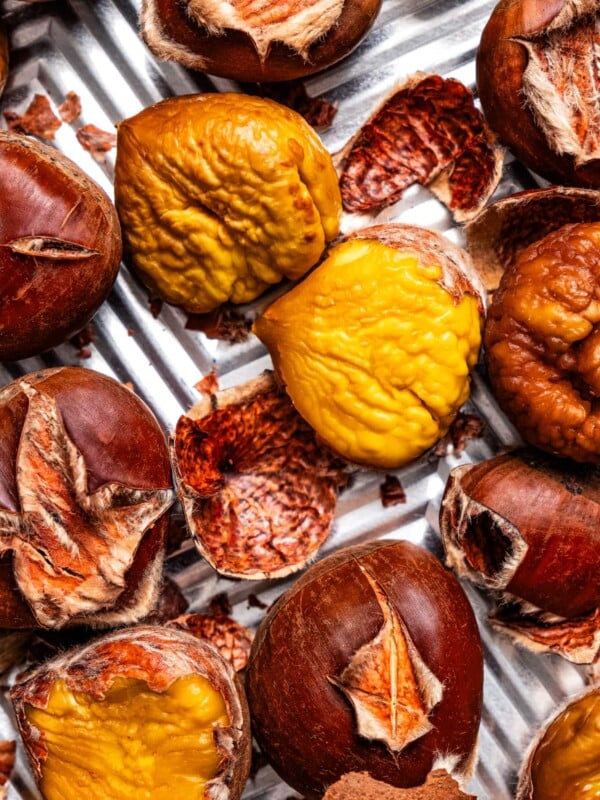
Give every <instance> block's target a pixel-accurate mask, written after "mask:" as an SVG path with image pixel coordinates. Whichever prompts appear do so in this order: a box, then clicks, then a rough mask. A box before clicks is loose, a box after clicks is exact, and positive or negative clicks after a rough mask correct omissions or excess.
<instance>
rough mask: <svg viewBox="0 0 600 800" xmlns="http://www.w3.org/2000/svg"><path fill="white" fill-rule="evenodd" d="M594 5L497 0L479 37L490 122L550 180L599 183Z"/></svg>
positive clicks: (480, 75)
mask: <svg viewBox="0 0 600 800" xmlns="http://www.w3.org/2000/svg"><path fill="white" fill-rule="evenodd" d="M599 13H600V12H599V9H598V4H597V3H596V2H588V1H587V0H585V1H584V2H570V1H569V0H552V2H543V3H542V2H539V0H501V1H500V2H499V3H498V5H497V6H496V8H495V9H494V11H493V13H492V15H491V17H490V19H489V21H488V23H487V25H486V26H485V29H484V31H483V34H482V37H481V43H480V45H479V50H478V53H477V89H478V92H479V97H480V100H481V106H482V108H483V112H484V114H485V117H486V119H487V121H488V122H489V124H490V126H491V128H492V129H493V130H494V131H495V132H496V133H497V134H498V136H499V138H500V139H501V141H502V142H503V143H504V144H506V145H508V147H509V148H510V149H511V150H512V151H513V152H514V154H515V155H516V156H517V158H519V159H520V160H521V161H522V162H523V163H524V164H525V165H526V166H528V167H530V168H531V169H533V170H535V171H536V172H537V173H539V174H540V175H541V176H543V177H544V178H546V179H548V180H551V181H555V182H556V183H567V184H572V185H580V186H591V187H600V159H599V158H598V145H599V136H598V126H597V124H596V115H597V97H596V82H595V80H593V79H592V80H590V75H591V74H593V72H594V53H595V52H596V49H597V47H598V44H599V33H598V15H599Z"/></svg>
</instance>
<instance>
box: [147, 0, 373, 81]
mask: <svg viewBox="0 0 600 800" xmlns="http://www.w3.org/2000/svg"><path fill="white" fill-rule="evenodd" d="M380 6H381V0H285V2H279V3H263V2H259V1H258V0H216V2H214V0H210V2H209V0H143V2H142V7H141V14H140V27H141V31H142V36H143V38H144V40H145V42H146V44H147V45H148V47H149V48H150V49H151V50H152V52H153V53H154V54H155V55H156V56H158V57H159V58H162V59H167V60H171V61H178V62H179V63H181V64H183V65H184V66H185V67H188V68H190V69H196V70H200V71H201V72H209V73H211V74H213V75H220V76H222V77H224V78H233V79H234V80H238V81H260V82H271V81H288V80H292V79H295V78H302V77H304V76H306V75H311V74H312V73H314V72H318V71H319V70H322V69H325V67H329V66H331V65H332V64H334V63H335V62H337V61H339V60H340V59H342V58H343V57H344V56H346V55H348V54H349V53H350V52H351V51H352V50H353V49H354V48H355V47H356V46H357V45H358V44H359V42H360V41H361V40H362V38H363V37H364V36H365V34H366V33H367V31H368V30H369V28H370V27H371V25H372V24H373V22H374V20H375V17H376V16H377V13H378V11H379V8H380Z"/></svg>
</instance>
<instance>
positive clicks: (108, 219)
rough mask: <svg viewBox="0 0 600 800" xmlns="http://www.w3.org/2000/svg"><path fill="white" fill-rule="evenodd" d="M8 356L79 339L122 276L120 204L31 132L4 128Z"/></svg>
mask: <svg viewBox="0 0 600 800" xmlns="http://www.w3.org/2000/svg"><path fill="white" fill-rule="evenodd" d="M0 244H1V245H2V246H1V247H0V361H12V360H15V359H20V358H28V357H29V356H33V355H37V354H38V353H41V352H43V351H44V350H48V349H50V348H51V347H55V346H56V345H58V344H60V343H61V342H64V341H65V340H66V339H68V338H69V337H70V336H73V335H74V334H75V333H77V332H78V331H79V330H80V329H81V328H83V327H84V325H86V323H87V322H89V320H90V319H91V317H92V316H93V315H94V313H95V312H96V310H97V309H98V307H99V306H100V305H101V303H102V302H103V301H104V300H105V299H106V297H107V296H108V293H109V291H110V289H111V287H112V285H113V283H114V281H115V279H116V277H117V272H118V270H119V262H120V258H121V231H120V227H119V221H118V218H117V213H116V211H115V209H114V206H113V204H112V203H111V201H110V200H109V198H108V197H107V195H106V194H105V193H104V192H103V191H102V189H101V188H100V187H99V186H97V185H96V184H95V183H94V182H93V181H92V180H91V179H90V178H88V177H87V175H86V174H85V173H84V172H82V170H80V169H79V167H78V166H77V165H76V164H74V163H73V162H72V161H70V160H69V159H68V158H66V157H65V156H63V155H61V154H60V153H59V152H58V151H57V150H55V149H54V148H51V147H49V146H47V145H43V144H41V143H40V142H37V141H36V140H35V139H32V138H30V137H27V136H20V135H18V134H14V133H7V132H6V131H0Z"/></svg>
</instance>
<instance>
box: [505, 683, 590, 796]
mask: <svg viewBox="0 0 600 800" xmlns="http://www.w3.org/2000/svg"><path fill="white" fill-rule="evenodd" d="M599 752H600V686H596V687H595V688H593V689H591V690H589V691H587V692H586V693H585V694H583V695H581V696H579V697H576V698H573V699H571V700H569V701H568V702H567V703H566V705H565V706H564V707H563V708H562V709H560V710H559V711H558V712H557V713H555V714H554V715H553V717H552V719H551V720H550V721H549V722H547V723H546V724H545V725H544V726H542V728H541V730H540V732H539V733H538V735H537V736H536V737H535V739H534V741H533V742H532V743H531V746H530V747H529V750H528V753H527V755H526V757H525V759H524V761H523V765H522V767H521V772H520V776H519V783H518V787H517V794H516V800H565V799H566V798H567V797H568V798H569V800H593V798H594V797H598V793H599V792H600V766H599V763H600V762H599V760H598V753H599Z"/></svg>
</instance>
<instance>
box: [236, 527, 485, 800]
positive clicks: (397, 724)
mask: <svg viewBox="0 0 600 800" xmlns="http://www.w3.org/2000/svg"><path fill="white" fill-rule="evenodd" d="M247 677H248V680H247V691H248V700H249V704H250V710H251V714H252V720H253V723H252V724H253V731H254V734H255V736H256V738H257V741H258V743H259V745H260V747H261V749H262V750H263V752H264V753H265V754H266V756H267V758H268V759H269V761H270V762H271V764H272V765H273V767H274V768H275V770H276V771H277V772H278V773H279V774H280V775H281V777H282V778H283V779H284V780H285V781H287V782H288V783H289V784H290V785H291V786H293V787H294V789H296V790H297V791H298V792H300V793H301V794H303V795H305V796H306V797H308V798H311V800H312V798H320V797H321V796H322V795H323V793H324V792H325V791H326V790H327V788H328V786H329V785H330V784H332V783H334V782H335V781H336V780H338V779H339V778H340V777H341V776H342V775H343V774H344V773H346V772H350V771H365V772H368V773H369V774H370V775H371V777H373V778H376V779H377V780H380V781H384V782H387V783H391V784H392V785H395V786H400V787H407V786H415V785H418V784H421V783H424V782H425V779H426V777H427V774H428V773H429V772H430V771H431V769H432V768H435V767H436V766H439V763H436V762H438V755H440V754H441V755H443V756H446V757H447V759H446V761H445V764H452V765H453V769H454V773H455V777H457V778H459V777H465V776H466V775H467V774H468V773H469V772H470V770H471V768H472V765H473V761H474V751H475V746H476V739H477V730H478V727H479V719H480V713H481V702H482V652H481V644H480V640H479V633H478V630H477V625H476V622H475V618H474V615H473V611H472V609H471V606H470V605H469V603H468V601H467V598H466V597H465V595H464V593H463V590H462V588H461V587H460V585H459V583H458V581H457V580H456V578H454V576H453V575H452V573H450V572H449V571H447V570H445V569H444V567H443V566H442V565H441V564H440V562H439V561H438V560H437V559H436V558H435V557H434V556H433V555H432V554H431V553H429V552H428V551H427V550H425V549H424V548H422V547H418V546H416V545H413V544H411V543H409V542H403V541H399V542H395V541H385V540H384V541H380V542H372V543H369V544H366V545H360V546H357V547H349V548H345V549H343V550H340V551H339V552H337V553H335V554H333V555H331V556H329V557H328V558H325V559H323V561H321V562H320V563H318V564H316V565H315V566H313V567H311V568H310V569H309V570H307V572H306V573H305V574H304V575H303V576H302V577H301V578H300V579H299V580H298V581H297V582H296V583H295V584H294V586H292V588H291V589H289V590H288V591H287V592H286V593H285V594H284V595H283V596H282V597H281V598H280V599H279V600H278V601H277V602H276V603H275V604H274V606H273V607H272V608H271V609H270V611H269V612H268V614H267V616H266V618H265V619H264V620H263V622H262V623H261V625H260V627H259V629H258V631H257V634H256V637H255V639H254V643H253V646H252V650H251V653H250V663H249V667H248V676H247Z"/></svg>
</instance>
